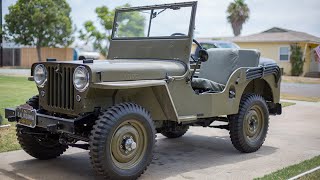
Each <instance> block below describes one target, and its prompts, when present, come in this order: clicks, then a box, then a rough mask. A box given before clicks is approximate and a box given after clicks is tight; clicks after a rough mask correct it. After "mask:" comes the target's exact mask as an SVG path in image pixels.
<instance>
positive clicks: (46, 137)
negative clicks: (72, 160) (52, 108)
mask: <svg viewBox="0 0 320 180" xmlns="http://www.w3.org/2000/svg"><path fill="white" fill-rule="evenodd" d="M26 103H27V104H28V105H30V106H32V107H33V108H34V109H38V107H39V96H33V97H32V98H30V99H29V100H28V101H27V102H26ZM16 131H17V137H18V142H19V144H20V145H21V147H22V149H23V150H24V151H25V152H27V153H28V154H29V155H31V156H33V157H35V158H37V159H41V160H46V159H52V158H56V157H58V156H60V155H61V154H63V152H64V151H66V149H67V148H68V146H67V145H63V144H60V143H59V135H58V134H51V133H49V132H47V131H45V130H42V129H40V128H29V127H25V126H22V125H18V124H17V130H16Z"/></svg>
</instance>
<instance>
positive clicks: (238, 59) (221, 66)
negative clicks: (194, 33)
mask: <svg viewBox="0 0 320 180" xmlns="http://www.w3.org/2000/svg"><path fill="white" fill-rule="evenodd" d="M208 54H209V59H208V61H206V62H203V63H202V64H201V66H200V73H199V77H200V78H205V79H209V80H211V81H214V82H217V83H220V84H227V81H228V79H229V77H230V75H231V74H232V73H233V72H234V71H235V70H236V69H238V68H239V67H256V66H258V64H259V57H260V55H259V52H258V51H256V50H242V49H222V48H221V49H209V50H208Z"/></svg>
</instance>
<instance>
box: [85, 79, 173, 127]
mask: <svg viewBox="0 0 320 180" xmlns="http://www.w3.org/2000/svg"><path fill="white" fill-rule="evenodd" d="M131 83H132V82H123V83H122V85H120V86H119V84H117V85H115V86H114V84H109V83H107V84H99V85H93V87H94V88H92V89H91V90H90V91H89V93H88V95H87V97H88V99H86V103H85V104H87V106H88V107H91V108H94V107H101V108H102V110H105V109H107V108H109V107H111V106H113V105H115V104H119V103H122V102H133V103H136V104H139V105H140V106H142V107H144V108H146V109H147V110H148V111H149V112H150V113H151V116H152V118H153V119H154V120H171V121H177V120H178V114H177V111H176V109H175V106H174V104H173V101H172V98H171V95H170V93H169V90H168V87H167V84H166V82H165V81H162V82H161V81H157V83H156V82H154V81H151V82H150V83H148V86H146V81H143V82H142V83H140V85H139V82H135V85H136V86H135V87H133V86H132V84H131ZM128 84H130V85H128ZM124 87H127V88H124ZM128 87H129V88H128ZM108 88H110V89H108ZM115 88H117V89H115ZM92 110H93V109H92ZM89 112H90V110H89Z"/></svg>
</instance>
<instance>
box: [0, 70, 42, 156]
mask: <svg viewBox="0 0 320 180" xmlns="http://www.w3.org/2000/svg"><path fill="white" fill-rule="evenodd" d="M35 94H37V88H36V86H35V84H34V82H30V81H28V80H27V77H11V76H0V118H2V124H8V121H7V120H6V119H5V118H4V108H6V107H14V106H17V105H20V104H24V103H25V102H26V100H28V99H29V98H30V97H32V96H33V95H35ZM9 124H11V127H9V128H1V129H0V152H6V151H12V150H17V149H20V145H19V144H18V142H17V140H16V135H15V123H9Z"/></svg>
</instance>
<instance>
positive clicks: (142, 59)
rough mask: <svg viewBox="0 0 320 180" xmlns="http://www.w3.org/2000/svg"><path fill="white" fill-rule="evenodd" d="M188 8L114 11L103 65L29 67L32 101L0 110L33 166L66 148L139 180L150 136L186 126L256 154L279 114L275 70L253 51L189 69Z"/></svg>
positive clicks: (107, 174) (210, 53)
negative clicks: (217, 133)
mask: <svg viewBox="0 0 320 180" xmlns="http://www.w3.org/2000/svg"><path fill="white" fill-rule="evenodd" d="M196 6H197V2H186V3H175V4H164V5H156V6H144V7H133V8H124V9H118V10H117V11H116V14H115V20H114V27H113V32H112V39H111V42H110V49H109V53H108V59H109V60H90V59H85V60H82V61H72V62H71V61H56V60H55V59H48V60H47V62H39V63H35V64H33V66H32V71H31V75H32V76H31V77H30V78H29V80H34V81H35V83H36V85H37V87H38V91H39V95H36V96H34V97H32V98H31V99H29V100H28V101H27V102H26V104H24V105H21V106H18V107H16V108H7V109H6V111H5V113H6V117H7V118H8V119H9V121H11V122H13V121H16V122H17V136H18V140H19V143H20V144H21V147H22V148H23V149H24V150H25V151H26V152H27V153H28V154H30V155H31V156H33V157H35V158H38V159H51V158H56V157H58V156H59V155H61V154H62V153H63V152H64V151H65V150H66V149H67V148H68V146H73V147H80V148H83V149H89V155H90V157H91V163H92V165H93V168H94V169H95V171H96V172H97V173H98V174H99V175H101V176H103V177H104V178H106V179H136V178H138V177H139V176H140V175H141V174H142V173H143V172H144V171H145V169H146V168H147V166H148V165H149V164H150V162H151V160H152V155H153V154H152V152H153V150H154V145H155V141H156V140H155V139H156V133H161V134H163V135H164V136H166V137H168V138H177V137H180V136H182V135H184V134H185V133H186V132H187V131H188V128H189V126H202V127H218V128H224V129H227V130H229V131H230V137H231V142H232V144H233V145H234V147H235V148H236V149H238V150H239V151H241V152H245V153H249V152H255V151H257V150H258V149H259V148H260V147H261V146H262V144H263V142H264V140H265V138H266V134H267V130H268V124H269V114H272V115H277V114H281V104H279V94H280V81H281V73H280V70H279V67H278V66H277V65H268V66H259V65H258V61H259V55H260V54H259V52H258V51H256V50H241V49H208V50H204V49H202V50H200V52H199V58H198V59H196V61H197V64H196V65H195V66H194V68H190V64H189V58H190V51H191V45H192V43H193V42H194V43H196V44H197V45H199V46H200V48H201V45H200V44H199V43H198V42H197V41H195V40H193V38H192V37H193V31H194V27H195V15H196ZM137 18H140V19H139V21H138V22H137V21H136V20H137ZM132 22H136V23H135V24H134V25H133V24H132ZM197 68H199V73H197V74H196V75H197V76H195V73H194V72H195V71H196V70H197ZM214 121H224V122H227V123H228V124H227V125H222V126H211V123H212V122H214ZM78 141H80V142H83V144H81V143H79V142H78ZM77 142H78V143H77Z"/></svg>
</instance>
